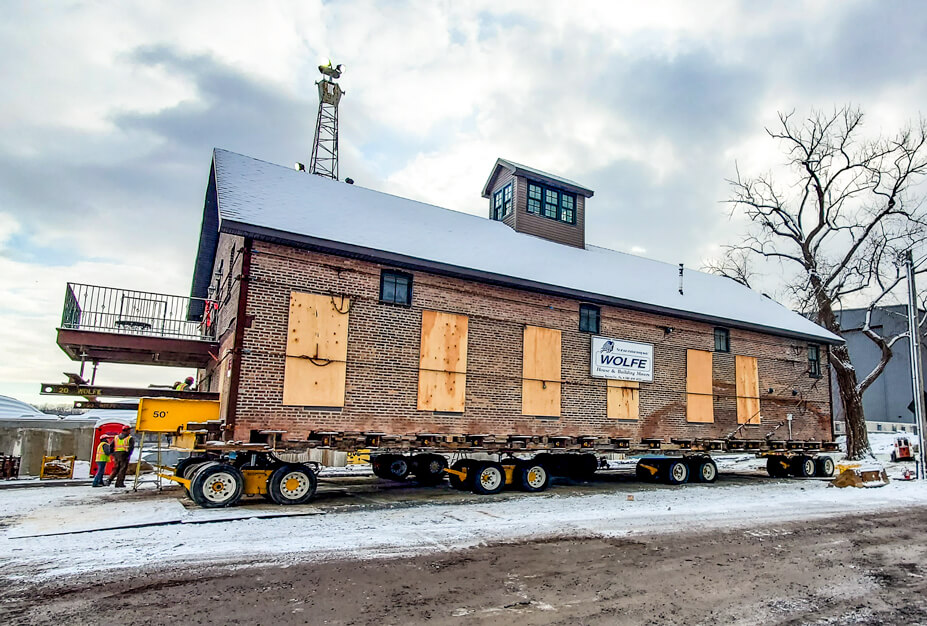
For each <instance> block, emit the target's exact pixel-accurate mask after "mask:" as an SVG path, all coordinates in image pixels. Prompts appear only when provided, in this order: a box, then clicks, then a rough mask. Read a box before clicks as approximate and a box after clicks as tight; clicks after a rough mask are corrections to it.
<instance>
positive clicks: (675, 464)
mask: <svg viewBox="0 0 927 626" xmlns="http://www.w3.org/2000/svg"><path fill="white" fill-rule="evenodd" d="M687 480H689V466H688V465H686V462H685V461H676V460H674V461H669V463H667V468H666V483H667V484H668V485H681V484H682V483H684V482H686V481H687Z"/></svg>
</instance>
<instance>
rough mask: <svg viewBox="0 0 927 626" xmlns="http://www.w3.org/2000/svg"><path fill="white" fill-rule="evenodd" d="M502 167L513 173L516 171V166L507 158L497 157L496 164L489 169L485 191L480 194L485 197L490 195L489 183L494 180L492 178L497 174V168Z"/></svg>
mask: <svg viewBox="0 0 927 626" xmlns="http://www.w3.org/2000/svg"><path fill="white" fill-rule="evenodd" d="M500 167H504V168H505V169H507V170H509V171H510V172H512V173H513V174H514V173H515V167H514V166H513V165H512V164H511V163H509V162H508V161H506V160H505V159H496V162H495V164H494V165H493V166H492V169H491V170H489V177H488V178H487V179H486V182H485V183H483V192H482V193H481V194H480V195H481V196H482V197H483V198H488V197H489V183H491V182H492V179H493V178H494V177H495V176H496V170H497V169H498V168H500Z"/></svg>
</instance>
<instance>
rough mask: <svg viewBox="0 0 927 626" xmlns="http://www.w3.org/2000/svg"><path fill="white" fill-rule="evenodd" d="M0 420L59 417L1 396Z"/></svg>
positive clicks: (14, 399)
mask: <svg viewBox="0 0 927 626" xmlns="http://www.w3.org/2000/svg"><path fill="white" fill-rule="evenodd" d="M0 419H5V420H19V419H55V420H57V419H58V416H57V415H49V414H48V413H42V412H41V411H40V410H38V409H37V408H35V407H34V406H32V405H31V404H26V403H25V402H21V401H19V400H17V399H16V398H11V397H9V396H0Z"/></svg>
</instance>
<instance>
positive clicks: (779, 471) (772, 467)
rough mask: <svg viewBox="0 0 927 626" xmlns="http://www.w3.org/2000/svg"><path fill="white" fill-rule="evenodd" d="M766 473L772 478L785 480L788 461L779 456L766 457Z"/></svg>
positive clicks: (787, 471)
mask: <svg viewBox="0 0 927 626" xmlns="http://www.w3.org/2000/svg"><path fill="white" fill-rule="evenodd" d="M766 473H768V474H769V475H770V476H771V477H772V478H785V477H786V476H788V475H789V462H788V460H787V459H786V458H785V457H783V456H779V455H773V456H769V457H766Z"/></svg>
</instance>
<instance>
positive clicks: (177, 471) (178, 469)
mask: <svg viewBox="0 0 927 626" xmlns="http://www.w3.org/2000/svg"><path fill="white" fill-rule="evenodd" d="M208 460H209V459H206V458H204V457H201V456H188V457H187V458H185V459H180V460H179V461H177V465H175V466H174V476H178V477H180V478H187V477H186V476H185V475H184V470H186V469H187V468H188V467H190V466H191V465H196V464H199V463H204V462H205V461H208Z"/></svg>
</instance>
